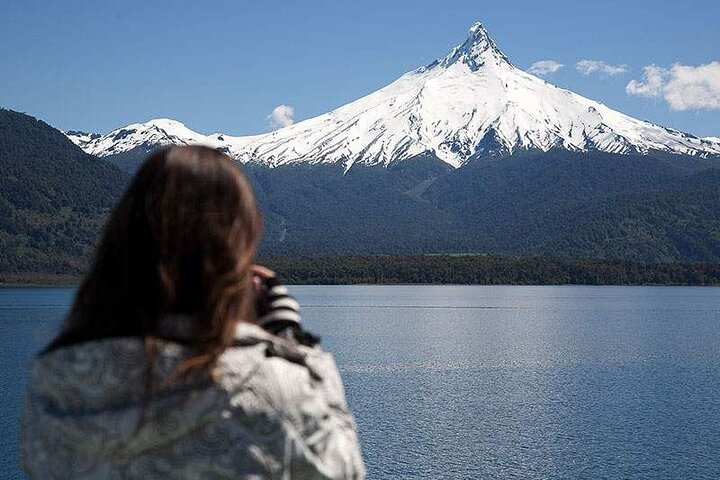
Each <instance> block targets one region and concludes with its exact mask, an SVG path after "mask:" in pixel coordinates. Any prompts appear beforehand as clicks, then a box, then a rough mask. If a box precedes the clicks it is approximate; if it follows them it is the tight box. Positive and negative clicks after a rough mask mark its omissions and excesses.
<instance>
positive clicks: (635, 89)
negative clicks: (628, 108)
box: [625, 65, 668, 98]
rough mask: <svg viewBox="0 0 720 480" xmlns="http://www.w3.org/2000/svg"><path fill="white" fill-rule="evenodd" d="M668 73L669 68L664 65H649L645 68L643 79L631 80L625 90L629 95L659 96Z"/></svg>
mask: <svg viewBox="0 0 720 480" xmlns="http://www.w3.org/2000/svg"><path fill="white" fill-rule="evenodd" d="M667 73H668V72H667V70H666V69H664V68H662V67H656V66H655V65H648V66H647V67H645V68H643V79H642V80H640V81H637V80H630V83H628V84H627V86H626V87H625V91H626V92H627V94H628V95H638V96H640V97H651V98H657V97H659V96H661V95H662V91H663V86H664V84H665V79H666V77H667Z"/></svg>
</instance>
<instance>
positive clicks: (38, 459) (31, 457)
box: [21, 323, 365, 480]
mask: <svg viewBox="0 0 720 480" xmlns="http://www.w3.org/2000/svg"><path fill="white" fill-rule="evenodd" d="M236 341H237V346H235V347H232V348H230V349H228V350H227V351H226V352H225V353H223V355H222V356H221V357H220V360H219V362H218V364H217V367H216V369H215V372H214V375H213V378H209V376H208V375H201V374H200V373H198V374H192V375H189V376H187V377H186V378H184V379H183V380H182V381H176V382H172V383H167V382H166V384H164V385H163V380H165V379H167V377H168V375H169V374H170V373H171V372H172V371H173V368H174V367H175V366H176V365H177V364H178V362H179V361H181V360H182V359H183V358H184V356H185V355H187V351H186V348H187V347H184V346H181V345H180V344H178V343H174V342H170V341H159V342H158V353H157V358H156V362H155V365H154V380H153V383H154V384H155V385H159V386H160V387H158V388H157V389H155V390H154V391H153V393H152V395H151V396H150V397H149V398H147V397H145V390H144V380H143V379H144V375H145V371H146V366H145V353H144V347H143V342H142V341H141V340H140V339H135V338H115V339H105V340H99V341H93V342H87V343H82V344H78V345H74V346H70V347H65V348H61V349H58V350H55V351H51V352H49V353H46V354H44V355H42V356H39V357H37V358H36V359H35V360H34V361H33V364H32V366H31V371H30V379H29V384H28V389H27V396H26V401H25V407H24V412H23V417H22V420H21V437H22V438H21V457H22V462H23V466H24V468H25V470H26V472H27V473H28V474H29V475H30V476H31V477H32V478H118V479H120V478H243V479H283V480H285V479H315V478H322V479H325V478H328V479H359V478H364V477H365V472H364V466H363V462H362V458H361V455H360V450H359V444H358V438H357V434H356V428H355V421H354V419H353V416H352V414H351V413H350V411H349V410H348V407H347V405H346V402H345V396H344V391H343V387H342V383H341V380H340V376H339V373H338V371H337V368H336V366H335V362H334V360H333V358H332V356H331V355H330V354H329V353H326V352H324V351H322V350H321V349H320V348H319V347H313V348H311V347H306V346H302V345H298V344H296V343H294V342H290V341H287V340H284V339H282V338H279V337H277V336H274V335H272V334H270V333H267V332H266V331H265V330H263V329H261V328H260V327H258V326H255V325H252V324H249V323H241V324H239V325H238V327H237V331H236ZM141 417H142V419H141Z"/></svg>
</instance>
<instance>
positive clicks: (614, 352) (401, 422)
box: [0, 286, 720, 479]
mask: <svg viewBox="0 0 720 480" xmlns="http://www.w3.org/2000/svg"><path fill="white" fill-rule="evenodd" d="M291 290H292V291H293V292H294V293H295V294H296V295H297V296H298V297H299V298H300V300H301V302H302V303H303V305H304V309H303V313H304V321H305V324H306V326H307V327H308V328H309V329H311V330H313V331H315V332H317V333H320V334H321V335H322V337H323V343H324V345H325V347H326V348H327V349H329V350H332V351H333V352H334V353H335V356H336V359H337V361H338V365H339V366H340V369H341V372H342V375H343V378H344V380H345V384H346V389H347V396H348V401H349V402H350V404H351V407H352V408H353V410H354V412H355V415H356V417H357V421H358V425H359V429H360V434H361V442H362V446H363V450H364V455H365V460H366V463H367V467H368V473H369V478H371V479H389V478H433V479H434V478H468V479H477V478H523V479H547V478H558V479H559V478H567V479H575V478H593V479H601V478H607V479H616V478H617V479H620V478H639V479H640V478H642V479H660V478H673V479H675V478H677V479H718V478H720V396H719V395H718V392H720V289H717V288H700V287H498V286H492V287H479V286H468V287H464V286H463V287H452V286H397V287H395V286H393V287H387V286H383V287H376V286H352V287H329V286H324V287H300V286H296V287H292V288H291ZM72 294H73V290H72V289H69V288H0V339H1V340H0V341H1V342H2V359H3V362H2V364H1V365H0V375H1V376H2V385H3V402H2V404H1V406H0V408H2V412H1V413H2V415H1V416H0V421H1V422H2V423H1V427H2V432H3V436H2V438H0V441H1V442H2V443H1V444H0V458H1V459H2V464H1V465H0V478H22V476H21V474H20V471H19V467H18V460H17V458H18V456H17V417H18V415H19V411H20V405H21V402H22V395H23V389H24V382H25V377H26V371H27V363H28V361H29V359H30V358H31V357H32V355H33V354H34V353H35V352H36V351H37V350H38V349H40V348H41V347H42V346H43V345H44V344H45V343H46V342H47V340H48V339H49V337H50V336H51V335H52V333H53V332H54V331H55V330H56V328H57V326H58V324H59V322H60V319H61V318H62V316H63V314H64V313H65V312H66V310H67V308H68V305H69V303H70V301H71V298H72Z"/></svg>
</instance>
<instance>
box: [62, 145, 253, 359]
mask: <svg viewBox="0 0 720 480" xmlns="http://www.w3.org/2000/svg"><path fill="white" fill-rule="evenodd" d="M260 232H261V215H260V212H259V211H258V208H257V206H256V203H255V198H254V196H253V192H252V188H251V186H250V183H249V182H248V180H247V178H246V177H245V175H244V174H243V173H242V171H241V170H240V168H239V167H238V166H237V164H236V163H235V162H234V161H233V160H232V159H230V158H229V157H227V156H225V155H223V154H221V153H219V152H218V151H216V150H213V149H211V148H207V147H197V146H193V147H170V148H165V149H162V150H160V151H158V152H156V153H154V154H153V155H151V156H150V157H149V158H148V160H147V161H146V162H145V163H144V164H143V166H142V167H141V168H140V170H139V171H138V172H137V174H136V175H135V177H134V179H133V180H132V182H131V184H130V186H129V188H128V190H127V191H126V192H125V194H124V196H123V197H122V199H121V200H120V203H119V204H118V206H117V207H116V209H115V211H114V212H113V213H112V215H111V217H110V220H109V222H108V224H107V227H106V230H105V233H104V236H103V238H102V241H101V243H100V246H99V249H98V251H97V254H96V258H95V261H94V264H93V266H92V268H91V270H90V272H89V274H88V276H87V277H86V279H85V281H84V282H83V284H82V286H81V287H80V289H79V291H78V294H77V296H76V299H75V303H74V305H73V308H72V310H71V312H70V315H69V316H68V319H67V324H66V326H65V328H64V330H63V332H62V333H61V334H60V336H59V337H58V338H57V339H56V340H55V341H54V342H53V344H52V345H51V347H50V348H56V347H59V346H63V345H68V344H73V343H78V342H82V341H87V340H93V339H98V338H106V337H116V336H142V337H154V336H157V335H158V334H159V333H160V332H158V321H159V320H160V319H161V318H163V317H166V316H167V315H171V314H184V315H183V316H184V317H189V318H191V319H192V321H193V322H194V325H193V330H194V331H195V332H197V334H196V335H195V336H194V338H193V340H192V344H193V345H194V346H195V347H196V348H197V349H198V350H199V352H200V356H202V358H203V359H210V361H211V360H212V359H214V358H216V357H217V355H219V353H220V352H221V351H222V349H224V348H225V346H227V344H228V342H229V341H230V340H231V336H232V332H233V330H234V326H235V323H236V322H237V321H240V320H248V319H250V318H251V316H252V306H253V290H252V282H251V278H250V276H251V273H250V267H251V265H252V263H253V260H254V255H255V249H256V245H257V242H258V240H259V237H260ZM201 361H204V360H201Z"/></svg>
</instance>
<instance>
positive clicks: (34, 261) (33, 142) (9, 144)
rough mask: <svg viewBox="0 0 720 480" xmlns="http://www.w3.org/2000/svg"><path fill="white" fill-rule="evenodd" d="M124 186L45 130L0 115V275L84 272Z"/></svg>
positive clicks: (111, 170)
mask: <svg viewBox="0 0 720 480" xmlns="http://www.w3.org/2000/svg"><path fill="white" fill-rule="evenodd" d="M127 180H128V175H127V174H126V173H124V172H122V171H121V170H119V169H118V168H117V167H115V166H113V165H111V164H110V163H108V162H106V161H104V160H99V159H97V158H95V157H92V156H90V155H87V154H86V153H84V152H83V151H82V150H80V149H79V148H78V147H77V146H75V145H74V144H73V143H72V142H71V141H70V140H68V139H67V138H66V137H65V135H63V134H62V132H60V131H58V130H56V129H55V128H53V127H51V126H49V125H48V124H46V123H44V122H42V121H39V120H36V119H35V118H33V117H30V116H28V115H25V114H22V113H18V112H14V111H11V110H4V109H0V273H1V274H3V275H4V276H6V277H12V276H14V275H16V274H22V275H23V276H25V277H28V276H32V275H34V274H37V275H40V276H46V275H48V274H56V275H76V274H78V273H80V272H82V271H84V269H85V268H86V265H87V262H88V258H89V256H90V255H91V252H92V249H93V247H94V245H95V242H96V241H97V239H98V236H99V232H100V229H101V227H102V224H103V222H104V219H105V216H106V215H107V212H108V210H109V209H110V208H111V207H112V205H113V204H114V202H115V201H116V200H117V198H118V197H119V195H120V193H121V192H122V190H123V188H124V186H125V184H126V182H127Z"/></svg>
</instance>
